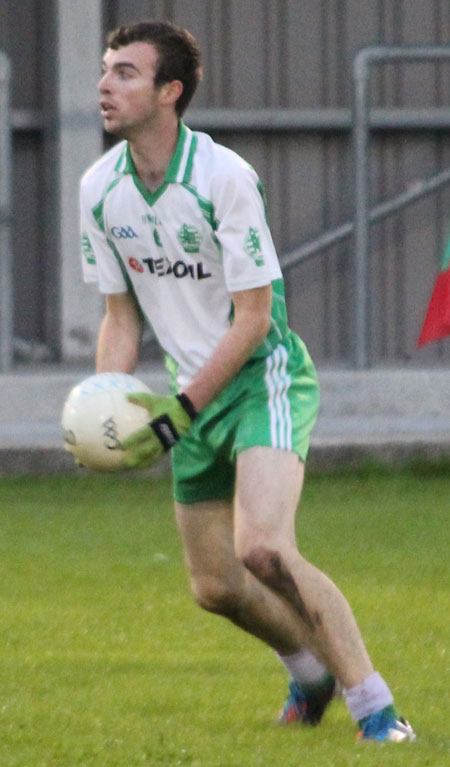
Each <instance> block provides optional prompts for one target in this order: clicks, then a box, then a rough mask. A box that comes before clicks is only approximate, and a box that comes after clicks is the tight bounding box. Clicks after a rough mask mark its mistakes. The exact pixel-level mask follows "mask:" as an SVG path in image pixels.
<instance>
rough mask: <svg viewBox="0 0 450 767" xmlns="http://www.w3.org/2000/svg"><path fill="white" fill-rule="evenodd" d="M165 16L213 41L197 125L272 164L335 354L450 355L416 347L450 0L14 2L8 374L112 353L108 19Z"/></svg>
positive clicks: (7, 34) (447, 200) (385, 361)
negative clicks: (106, 329)
mask: <svg viewBox="0 0 450 767" xmlns="http://www.w3.org/2000/svg"><path fill="white" fill-rule="evenodd" d="M148 17H163V18H168V19H170V20H172V21H175V22H176V23H179V24H182V25H185V26H187V27H188V28H189V29H190V30H191V31H192V32H193V33H194V35H195V36H196V37H197V38H198V39H199V41H200V43H201V46H202V49H203V52H204V70H205V72H204V78H203V81H202V83H201V86H200V88H199V91H198V94H197V95H196V97H195V100H194V102H193V104H192V107H191V108H190V109H189V111H188V113H187V115H186V122H187V124H188V125H190V126H191V127H192V128H195V129H199V130H202V129H204V130H207V131H208V132H209V133H211V134H212V135H213V137H214V138H215V139H216V140H218V141H220V142H222V143H224V144H226V145H228V146H230V147H232V148H233V149H235V150H236V151H238V152H239V153H241V154H242V155H243V156H245V158H246V159H247V160H249V162H251V163H252V164H253V165H254V167H255V168H256V170H257V171H258V173H259V175H260V177H261V179H262V181H263V183H264V185H265V187H266V191H267V197H268V203H269V217H270V222H271V227H272V231H273V234H274V239H275V243H276V246H277V248H278V252H279V254H280V258H281V261H282V264H283V269H284V273H285V277H286V285H287V295H288V306H289V314H290V318H291V324H292V326H293V327H294V329H295V330H296V331H297V332H298V333H300V335H301V336H302V337H303V338H304V339H305V341H306V342H307V344H308V346H309V348H310V350H311V352H312V354H313V357H314V358H315V360H316V361H317V362H318V363H319V364H321V365H322V366H329V367H336V366H338V367H339V366H341V367H351V366H355V365H356V366H358V367H368V366H402V367H436V366H439V367H445V366H447V364H448V362H449V360H450V342H448V341H444V342H440V343H436V344H432V345H430V346H429V347H425V348H424V349H421V350H418V349H417V347H416V340H417V337H418V334H419V332H420V328H421V324H422V321H423V317H424V313H425V310H426V306H427V302H428V299H429V295H430V292H431V288H432V285H433V282H434V279H435V277H436V273H437V270H438V268H439V265H440V261H441V255H442V251H443V247H444V245H445V242H446V239H447V237H448V235H449V233H450V185H449V180H450V172H449V168H450V109H449V108H448V104H449V103H450V98H449V96H450V53H448V50H447V45H448V42H449V40H450V5H449V3H448V0H208V1H205V0H155V1H154V2H151V1H150V0H145V1H144V0H103V1H102V0H76V2H72V0H22V2H21V3H20V4H17V3H16V2H14V0H0V50H1V51H2V52H3V56H2V58H1V59H0V64H1V65H2V66H1V67H0V68H1V71H2V72H3V75H0V89H1V95H0V120H1V123H0V153H1V157H0V161H1V178H0V227H1V231H2V235H1V238H0V245H1V250H2V252H1V259H2V260H1V292H0V301H1V304H0V319H1V332H0V340H1V356H2V367H3V369H6V368H8V367H10V366H11V365H13V366H14V365H17V364H18V363H20V362H26V363H27V364H30V363H33V362H34V363H36V362H39V363H40V364H42V363H45V362H52V363H54V362H56V363H59V362H62V363H67V362H77V361H80V360H85V359H90V358H91V356H92V353H93V348H94V344H95V337H96V332H97V326H98V321H99V318H100V315H101V309H102V307H101V302H100V299H99V297H98V296H97V295H96V294H95V292H94V291H92V289H88V288H85V287H84V286H83V285H82V284H81V272H80V266H79V258H78V238H77V229H78V204H77V183H78V179H79V176H80V175H81V173H82V171H83V170H84V169H85V167H86V166H87V165H88V164H89V163H90V162H92V161H93V160H94V159H95V158H96V156H98V154H99V153H100V152H101V151H102V149H103V148H106V147H107V145H108V141H107V139H106V137H104V136H103V134H102V129H101V121H100V119H99V117H98V110H97V94H96V81H97V79H98V75H99V69H100V65H99V62H100V58H101V54H102V48H103V40H104V34H105V31H106V30H108V29H110V28H112V27H115V26H116V25H118V24H123V23H128V22H132V21H136V20H138V19H140V18H148ZM362 49H364V50H362ZM413 51H414V52H415V54H417V55H414V56H412V55H411V54H412V53H413ZM394 52H397V53H396V55H394ZM8 68H10V73H11V78H10V81H9V86H8V87H6V85H5V83H6V84H7V83H8V76H7V70H8ZM8 101H9V105H10V108H9V109H8ZM370 220H371V221H372V223H371V224H370V226H369V224H368V223H367V222H368V221H370ZM158 354H159V352H158V351H157V349H156V348H155V346H154V344H153V342H152V340H151V339H150V338H149V339H147V341H146V344H145V350H144V355H145V356H146V358H148V359H151V358H153V357H155V356H156V357H157V356H158Z"/></svg>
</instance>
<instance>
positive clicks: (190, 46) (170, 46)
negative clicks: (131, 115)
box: [106, 20, 201, 117]
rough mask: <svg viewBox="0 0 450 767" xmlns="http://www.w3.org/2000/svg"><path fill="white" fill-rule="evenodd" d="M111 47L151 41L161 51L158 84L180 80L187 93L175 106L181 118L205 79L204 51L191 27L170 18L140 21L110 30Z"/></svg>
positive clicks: (157, 73) (108, 38) (159, 85)
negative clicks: (184, 27)
mask: <svg viewBox="0 0 450 767" xmlns="http://www.w3.org/2000/svg"><path fill="white" fill-rule="evenodd" d="M106 43H107V46H108V48H112V49H113V50H117V49H118V48H122V47H124V46H125V45H131V43H151V44H152V45H154V46H155V48H156V50H157V52H158V65H157V70H156V74H155V85H156V87H158V88H159V87H161V85H164V83H170V82H172V81H173V80H180V81H181V82H182V83H183V92H182V94H181V95H180V96H179V98H178V100H177V102H176V104H175V108H176V112H177V114H178V116H179V117H181V115H182V114H183V113H184V112H185V110H186V107H187V106H188V104H189V102H190V101H191V99H192V97H193V95H194V93H195V90H196V88H197V85H198V83H199V81H200V78H201V53H200V48H199V45H198V43H197V41H196V39H195V38H194V37H193V35H191V33H190V32H188V30H187V29H183V28H182V27H177V26H175V25H174V24H172V23H171V22H169V21H153V20H151V21H140V22H138V23H136V24H131V25H130V26H123V27H118V29H115V30H113V31H112V32H110V33H109V35H108V37H107V39H106Z"/></svg>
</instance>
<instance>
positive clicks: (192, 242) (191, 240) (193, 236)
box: [177, 224, 202, 253]
mask: <svg viewBox="0 0 450 767" xmlns="http://www.w3.org/2000/svg"><path fill="white" fill-rule="evenodd" d="M177 237H178V242H179V243H180V245H181V246H182V248H183V250H184V251H185V252H186V253H198V252H199V250H200V242H201V239H202V238H201V234H200V231H199V230H198V229H197V227H195V226H189V224H183V226H182V227H181V229H180V230H179V231H178V232H177Z"/></svg>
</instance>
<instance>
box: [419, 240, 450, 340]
mask: <svg viewBox="0 0 450 767" xmlns="http://www.w3.org/2000/svg"><path fill="white" fill-rule="evenodd" d="M448 335H450V240H449V241H448V243H447V247H446V248H445V252H444V258H443V260H442V267H441V271H440V273H439V274H438V276H437V280H436V282H435V284H434V288H433V292H432V294H431V299H430V303H429V304H428V310H427V314H426V317H425V322H424V323H423V328H422V332H421V334H420V336H419V340H418V341H417V346H423V345H424V344H427V343H428V342H429V341H438V340H439V339H440V338H445V337H446V336H448Z"/></svg>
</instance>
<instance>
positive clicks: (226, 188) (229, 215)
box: [212, 164, 281, 292]
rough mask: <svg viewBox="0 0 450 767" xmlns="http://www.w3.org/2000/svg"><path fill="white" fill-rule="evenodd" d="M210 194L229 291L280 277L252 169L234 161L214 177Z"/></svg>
mask: <svg viewBox="0 0 450 767" xmlns="http://www.w3.org/2000/svg"><path fill="white" fill-rule="evenodd" d="M212 196H213V204H214V209H215V215H216V219H217V229H216V237H217V239H218V241H219V244H220V246H221V251H222V257H223V268H224V274H225V281H226V284H227V288H228V290H229V291H230V292H234V291H238V290H246V289H248V288H256V287H261V286H263V285H268V284H270V283H271V282H272V281H273V280H275V279H279V277H281V270H280V266H279V263H278V258H277V254H276V251H275V247H274V244H273V240H272V236H271V233H270V230H269V226H268V224H267V220H266V211H265V203H264V198H263V193H262V187H261V185H260V183H259V181H258V177H257V175H256V173H255V172H254V170H253V169H252V168H251V167H250V166H247V165H245V164H242V165H238V164H236V165H235V166H234V168H233V172H230V171H227V173H226V175H224V174H220V175H219V176H218V177H217V178H215V179H214V180H213V187H212Z"/></svg>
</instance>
